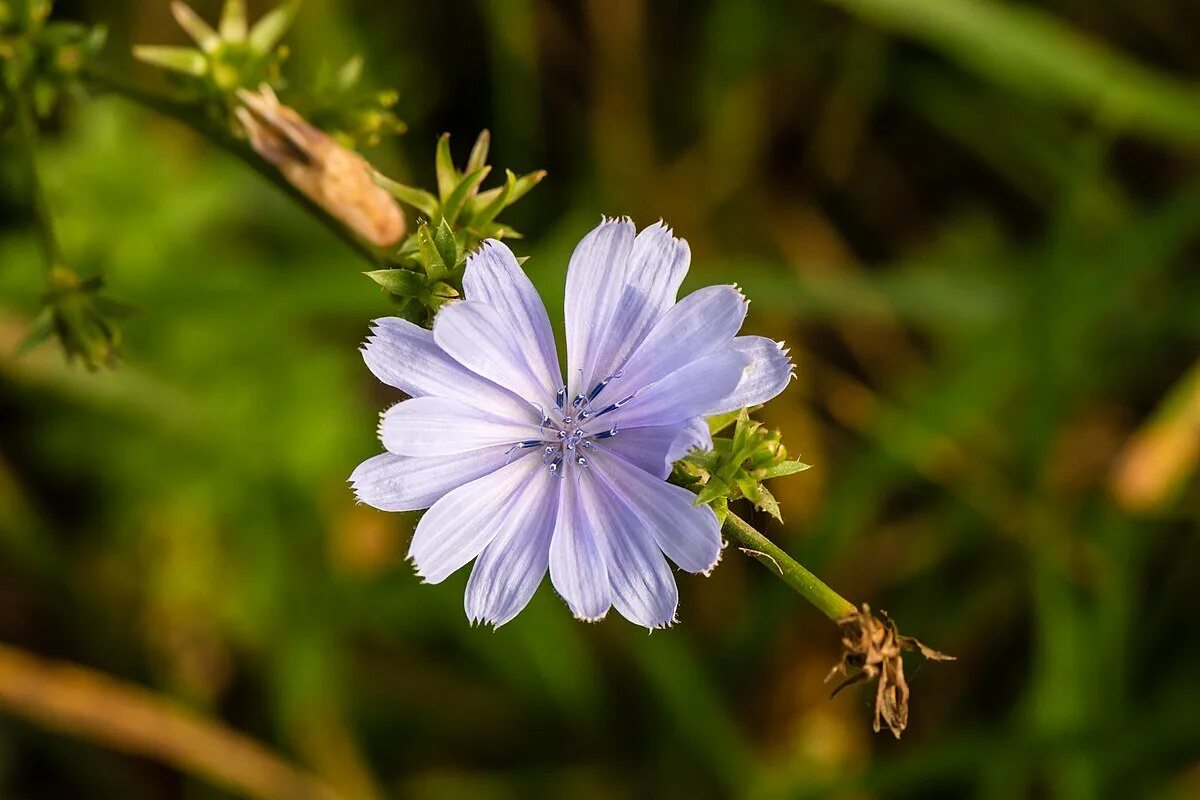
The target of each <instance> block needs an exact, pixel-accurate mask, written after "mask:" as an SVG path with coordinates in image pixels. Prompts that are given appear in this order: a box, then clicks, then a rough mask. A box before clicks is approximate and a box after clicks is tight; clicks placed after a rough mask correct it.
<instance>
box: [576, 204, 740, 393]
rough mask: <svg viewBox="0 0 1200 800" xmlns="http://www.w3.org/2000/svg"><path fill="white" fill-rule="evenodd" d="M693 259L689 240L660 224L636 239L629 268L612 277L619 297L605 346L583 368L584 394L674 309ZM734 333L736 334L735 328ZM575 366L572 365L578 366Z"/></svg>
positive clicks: (609, 288)
mask: <svg viewBox="0 0 1200 800" xmlns="http://www.w3.org/2000/svg"><path fill="white" fill-rule="evenodd" d="M690 261H691V251H690V250H689V249H688V244H687V242H686V241H684V240H683V239H676V238H675V237H674V236H672V235H671V229H670V228H668V227H667V226H666V225H665V224H664V223H662V222H661V221H660V222H657V223H655V224H654V225H651V226H650V227H648V228H646V229H645V230H643V231H642V232H641V233H639V234H638V235H637V238H635V239H634V240H633V248H632V250H631V251H630V253H629V258H628V260H627V261H626V263H625V266H624V270H623V271H621V272H613V273H612V274H611V275H610V276H609V277H608V280H607V286H606V289H607V291H608V292H610V293H615V294H616V297H617V302H616V305H615V306H614V307H613V309H612V313H611V314H610V316H609V317H608V318H607V321H606V322H605V323H604V328H603V329H602V330H603V332H604V336H603V340H602V344H601V346H600V347H599V348H598V349H597V350H596V351H594V356H595V360H594V361H593V362H592V364H591V365H590V369H589V366H588V365H586V364H581V365H578V366H580V367H582V368H583V376H582V378H583V384H582V386H580V387H579V391H587V390H589V389H590V388H591V387H593V386H595V385H596V383H598V382H599V381H600V380H602V379H604V378H605V377H607V376H609V375H612V374H613V373H614V372H616V371H617V370H618V369H621V365H622V364H624V363H625V362H626V360H627V359H628V358H629V356H630V354H631V353H633V352H634V350H635V349H637V348H638V346H639V345H641V344H642V341H643V340H644V339H645V338H646V336H647V334H649V333H650V331H651V330H652V329H653V328H654V326H655V324H656V323H657V322H659V321H660V319H661V318H662V316H663V315H664V314H665V313H667V311H668V309H670V308H671V307H672V306H673V305H674V303H675V297H676V295H677V294H678V293H679V284H680V283H682V282H683V278H684V276H685V275H686V274H687V271H688V265H689V263H690ZM734 333H737V330H736V329H735V330H734ZM730 336H731V337H732V336H733V334H730ZM692 344H693V345H694V344H695V342H693V343H692ZM694 357H695V356H693V358H694ZM684 363H686V362H678V363H676V364H675V365H674V366H673V367H670V368H668V369H667V370H665V371H663V372H662V373H660V374H659V375H658V376H656V377H662V375H665V374H666V373H667V372H669V371H671V369H675V368H678V367H680V366H683V364H684ZM575 366H576V365H574V364H572V367H573V368H574V367H575ZM576 374H578V373H576ZM649 382H650V381H646V382H645V383H649ZM631 385H633V384H631ZM642 385H644V384H642Z"/></svg>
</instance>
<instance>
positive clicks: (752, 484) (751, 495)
mask: <svg viewBox="0 0 1200 800" xmlns="http://www.w3.org/2000/svg"><path fill="white" fill-rule="evenodd" d="M734 482H735V483H736V484H737V487H738V489H739V490H741V493H742V497H744V498H746V499H747V500H749V501H750V502H751V503H753V504H754V505H755V506H757V505H758V504H759V503H760V502H762V495H761V494H760V489H761V488H762V487H760V486H759V485H758V481H756V480H754V478H751V477H749V476H746V475H741V476H738V477H737V478H736V479H735V481H734Z"/></svg>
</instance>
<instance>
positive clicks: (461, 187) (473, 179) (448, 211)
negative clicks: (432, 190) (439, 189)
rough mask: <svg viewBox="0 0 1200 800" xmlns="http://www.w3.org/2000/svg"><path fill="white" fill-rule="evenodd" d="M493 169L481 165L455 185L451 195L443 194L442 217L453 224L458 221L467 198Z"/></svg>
mask: <svg viewBox="0 0 1200 800" xmlns="http://www.w3.org/2000/svg"><path fill="white" fill-rule="evenodd" d="M491 169H492V168H491V167H480V168H479V169H477V170H475V171H474V172H471V173H468V174H467V175H466V176H464V177H463V179H462V180H461V181H459V182H458V185H457V186H455V187H454V190H453V191H452V192H451V193H450V196H449V197H445V196H443V198H442V217H443V218H444V219H445V220H446V221H447V222H449V223H450V224H451V225H453V224H454V223H455V222H457V221H458V215H459V212H461V211H462V209H463V205H465V204H466V202H467V199H468V198H469V197H470V196H471V194H472V192H474V191H475V189H476V188H478V187H479V184H480V183H481V182H482V181H483V179H484V178H486V177H487V174H488V173H489V172H490V171H491ZM439 184H440V182H439Z"/></svg>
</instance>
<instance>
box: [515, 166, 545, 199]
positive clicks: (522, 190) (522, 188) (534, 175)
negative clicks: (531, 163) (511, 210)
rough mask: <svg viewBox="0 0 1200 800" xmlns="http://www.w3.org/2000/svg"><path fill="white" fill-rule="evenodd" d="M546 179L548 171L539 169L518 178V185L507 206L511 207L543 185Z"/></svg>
mask: <svg viewBox="0 0 1200 800" xmlns="http://www.w3.org/2000/svg"><path fill="white" fill-rule="evenodd" d="M544 177H546V170H544V169H539V170H536V171H534V172H527V173H525V174H524V175H522V176H521V177H519V178H517V183H516V185H515V186H513V190H512V193H511V194H510V195H509V196H508V203H507V205H509V206H511V205H512V204H513V203H515V202H517V201H518V200H520V199H521V198H522V197H524V196H525V195H526V194H528V193H529V190H530V189H532V188H533V187H535V186H537V185H538V184H539V183H541V182H542V178H544ZM506 207H507V206H506Z"/></svg>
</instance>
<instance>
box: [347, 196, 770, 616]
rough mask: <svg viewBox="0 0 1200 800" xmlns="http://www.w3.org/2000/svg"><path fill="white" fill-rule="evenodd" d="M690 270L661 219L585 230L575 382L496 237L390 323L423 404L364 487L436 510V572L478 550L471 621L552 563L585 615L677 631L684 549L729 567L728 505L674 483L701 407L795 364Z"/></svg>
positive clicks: (425, 547) (700, 566)
mask: <svg viewBox="0 0 1200 800" xmlns="http://www.w3.org/2000/svg"><path fill="white" fill-rule="evenodd" d="M689 262H690V251H689V249H688V245H687V242H686V241H684V240H682V239H677V238H675V237H674V236H673V235H672V233H671V231H670V229H669V228H667V227H666V226H665V225H664V224H662V223H661V222H660V223H658V224H656V225H652V226H650V227H649V228H646V229H645V230H643V231H642V232H641V233H638V234H636V235H635V230H634V226H633V223H632V222H631V221H630V220H628V219H613V220H607V219H606V220H604V221H603V222H602V223H601V224H600V225H599V227H597V228H595V229H594V230H593V231H592V232H591V233H589V234H588V235H587V236H586V237H585V238H584V239H583V241H582V242H580V243H579V245H578V247H576V249H575V252H574V254H573V255H572V257H571V262H570V265H569V268H568V273H567V287H566V301H565V302H566V305H565V312H566V313H565V317H566V333H567V336H566V343H567V367H568V369H567V375H568V378H567V380H566V381H563V379H562V375H561V372H560V369H559V360H558V354H557V351H556V348H555V343H554V336H553V334H552V332H551V328H550V321H549V319H548V317H547V316H546V310H545V307H544V306H543V305H542V301H541V298H540V297H539V296H538V294H537V292H536V291H535V290H534V288H533V284H532V283H531V282H530V281H529V278H528V277H527V276H526V275H525V273H524V272H523V271H522V270H521V268H520V265H519V264H518V263H517V260H516V258H515V257H514V256H513V254H512V252H511V251H510V250H509V249H508V247H506V246H505V245H504V244H502V243H500V242H498V241H493V240H489V241H487V242H485V243H484V244H483V246H482V247H481V248H480V250H479V251H478V252H476V253H475V254H474V255H472V256H471V257H470V259H469V260H468V262H467V265H466V272H465V275H464V278H463V287H464V290H465V292H464V293H465V297H466V299H465V300H462V301H457V302H452V303H450V304H448V305H446V306H445V307H444V308H442V310H441V311H440V312H439V313H438V315H437V317H436V318H435V320H434V324H433V330H432V331H429V330H426V329H424V328H421V327H418V326H416V325H414V324H412V323H410V322H407V321H405V320H402V319H398V318H393V317H387V318H383V319H379V320H376V321H375V323H374V328H373V335H372V336H370V337H369V338H368V340H367V344H366V346H365V347H364V348H363V358H364V360H365V361H366V363H367V366H368V367H369V368H370V370H371V371H372V372H373V373H374V374H375V376H376V377H377V378H379V379H380V380H381V381H383V382H384V383H386V384H388V385H390V386H394V387H396V388H397V389H400V390H401V391H403V392H405V393H406V394H408V395H410V396H411V398H412V399H409V400H404V401H402V402H400V403H398V404H396V405H394V406H392V407H391V408H390V409H388V410H387V411H386V412H385V413H384V414H383V415H382V418H381V422H380V428H379V433H380V438H381V439H382V442H383V446H384V448H385V449H386V450H387V452H386V453H383V454H381V455H378V456H375V457H373V458H370V459H368V460H367V461H365V462H363V464H361V465H360V466H359V467H358V469H356V470H355V471H354V474H353V475H351V477H350V481H351V483H352V485H353V487H354V491H355V493H356V494H357V496H358V498H359V500H361V501H362V502H364V503H367V504H368V505H371V506H374V507H375V508H379V509H382V510H385V511H413V510H418V509H424V508H428V509H429V510H428V511H427V512H426V513H425V515H424V516H423V517H422V518H421V521H420V522H419V524H418V525H417V529H416V533H415V534H414V536H413V540H412V545H411V548H410V551H409V556H410V557H411V559H412V560H413V562H414V564H415V565H416V569H417V573H418V574H419V575H420V576H421V577H422V578H424V579H425V580H426V581H428V582H430V583H438V582H440V581H442V580H444V579H445V578H447V577H448V576H449V575H451V574H452V573H454V572H455V571H457V570H459V569H461V568H462V567H464V566H466V565H467V564H468V563H469V562H471V561H472V560H473V561H474V562H475V564H474V566H473V567H472V570H471V577H470V580H469V581H468V583H467V591H466V600H465V605H466V612H467V616H468V617H469V618H470V619H471V621H472V622H488V623H491V624H493V625H496V626H499V625H502V624H504V623H505V622H508V621H509V620H511V619H512V618H513V617H515V616H516V615H517V614H518V613H519V612H520V611H521V609H523V608H524V607H525V605H526V604H527V603H528V602H529V599H530V598H531V597H532V596H533V593H534V591H535V590H536V589H537V587H538V585H539V584H540V583H541V581H542V578H543V577H544V576H545V574H546V571H547V570H549V572H550V580H551V582H552V583H553V585H554V588H555V589H556V590H557V592H558V594H559V595H561V596H562V598H563V599H564V600H565V601H566V603H567V605H568V606H569V607H570V609H571V611H572V612H573V613H574V615H575V616H576V617H578V618H580V619H584V620H598V619H600V618H602V617H604V616H605V615H606V614H607V613H608V610H609V609H610V608H614V607H615V608H616V609H617V611H618V612H619V613H620V614H621V615H622V616H624V617H625V618H626V619H628V620H630V621H631V622H634V623H636V624H638V625H643V626H645V627H648V628H657V627H662V626H665V625H668V624H670V623H671V622H673V621H674V619H675V612H676V608H677V606H678V600H679V595H678V590H677V588H676V585H675V578H674V575H673V573H672V570H671V568H670V566H669V564H668V559H669V560H670V561H671V562H674V563H675V565H676V566H678V567H679V568H680V569H682V570H684V571H686V572H693V573H706V572H707V571H708V570H710V569H711V568H712V567H713V566H714V565H715V564H716V562H717V560H718V558H719V556H720V551H721V546H722V542H721V536H720V530H719V525H718V523H717V518H716V515H715V514H714V513H713V511H712V509H710V508H709V507H707V506H704V505H701V506H696V505H695V504H694V501H695V495H693V494H692V493H691V492H688V491H687V490H686V489H683V488H680V487H678V486H674V485H672V484H670V483H667V481H666V478H667V476H668V474H669V473H670V471H671V465H672V463H673V462H675V461H676V460H678V459H679V458H682V457H683V456H684V455H686V454H687V453H688V452H689V451H690V450H692V449H693V448H703V449H708V448H711V447H712V439H711V437H710V436H709V432H708V427H707V425H706V423H705V421H704V418H705V417H707V416H711V415H714V414H719V413H723V412H727V411H733V410H736V409H740V408H742V407H744V406H749V405H755V404H758V403H762V402H764V401H766V400H768V399H770V398H772V397H774V396H775V395H777V394H779V392H781V391H782V390H783V388H784V387H785V386H786V385H787V383H788V381H789V380H790V379H791V375H792V364H791V361H790V359H789V358H788V356H787V353H786V351H784V350H783V349H782V346H781V345H780V344H779V343H776V342H774V341H772V340H770V339H766V338H762V337H757V336H738V335H737V333H738V331H739V329H740V328H741V326H742V321H743V320H744V319H745V316H746V306H747V303H746V300H745V298H744V297H743V296H742V294H741V293H740V292H739V291H738V290H737V288H736V287H734V286H710V287H707V288H704V289H700V290H698V291H696V292H693V293H692V294H689V295H688V296H687V297H685V298H683V299H682V300H680V301H679V302H676V296H677V293H678V290H679V285H680V283H681V282H682V281H683V278H684V275H685V274H686V273H687V270H688V265H689Z"/></svg>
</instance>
